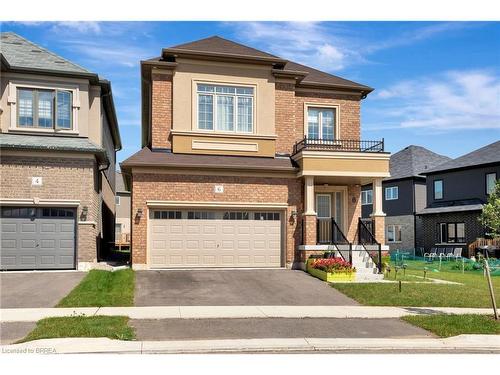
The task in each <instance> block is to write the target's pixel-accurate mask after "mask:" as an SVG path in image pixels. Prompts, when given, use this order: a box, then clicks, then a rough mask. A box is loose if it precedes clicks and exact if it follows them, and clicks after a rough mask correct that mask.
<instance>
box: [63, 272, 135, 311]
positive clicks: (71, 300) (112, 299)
mask: <svg viewBox="0 0 500 375" xmlns="http://www.w3.org/2000/svg"><path fill="white" fill-rule="evenodd" d="M134 281H135V275H134V271H132V270H131V269H125V270H119V271H115V272H109V271H100V270H92V271H90V272H89V273H88V275H87V276H86V277H85V278H84V279H83V280H82V281H81V282H80V284H78V285H77V286H76V287H75V288H74V289H73V290H72V291H71V292H70V293H69V294H68V295H67V296H66V297H64V298H63V299H62V300H61V301H60V302H59V303H58V304H57V306H56V307H85V306H133V304H134V286H135V282H134Z"/></svg>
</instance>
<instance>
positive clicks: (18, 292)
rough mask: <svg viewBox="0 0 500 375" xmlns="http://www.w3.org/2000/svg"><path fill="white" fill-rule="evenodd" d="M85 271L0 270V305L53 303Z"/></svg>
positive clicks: (17, 306)
mask: <svg viewBox="0 0 500 375" xmlns="http://www.w3.org/2000/svg"><path fill="white" fill-rule="evenodd" d="M85 275H86V273H85V272H75V271H73V272H12V273H11V272H5V271H4V272H0V308H2V309H8V308H23V307H54V306H55V305H56V304H57V303H58V302H59V301H60V300H61V299H62V298H63V297H66V295H67V294H68V293H69V292H71V290H72V289H73V288H74V287H75V286H77V285H78V283H79V282H80V281H81V280H82V279H83V278H84V277H85Z"/></svg>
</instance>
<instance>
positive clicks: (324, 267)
mask: <svg viewBox="0 0 500 375" xmlns="http://www.w3.org/2000/svg"><path fill="white" fill-rule="evenodd" d="M307 272H308V273H309V274H311V275H312V276H314V277H317V278H318V279H321V280H323V281H326V282H335V281H354V278H355V276H356V268H354V267H353V266H352V265H351V263H349V262H346V261H345V260H343V259H342V258H327V259H311V258H309V259H308V260H307Z"/></svg>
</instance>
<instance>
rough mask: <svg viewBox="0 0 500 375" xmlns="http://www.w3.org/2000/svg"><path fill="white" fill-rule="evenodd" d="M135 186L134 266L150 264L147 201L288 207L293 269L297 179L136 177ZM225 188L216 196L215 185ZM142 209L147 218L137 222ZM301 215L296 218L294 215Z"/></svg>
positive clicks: (299, 201)
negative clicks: (284, 205)
mask: <svg viewBox="0 0 500 375" xmlns="http://www.w3.org/2000/svg"><path fill="white" fill-rule="evenodd" d="M133 176H134V177H133V186H132V222H133V225H132V262H133V263H134V264H146V263H147V253H146V251H147V219H148V218H147V212H148V208H147V205H146V201H148V200H162V201H193V202H200V201H201V202H250V203H269V202H272V203H288V208H287V212H286V217H285V219H286V220H285V225H286V234H285V235H286V256H285V261H286V263H287V264H288V265H290V264H291V263H292V262H293V261H294V259H295V257H296V254H295V251H296V248H297V246H296V245H298V244H299V243H300V241H301V237H302V228H301V224H300V220H299V219H300V217H301V213H302V210H303V208H302V184H301V183H300V181H299V180H298V179H295V178H264V177H236V176H234V177H233V176H208V175H169V174H158V173H134V175H133ZM216 184H220V185H223V186H224V193H222V194H217V193H214V185H216ZM138 209H142V212H143V216H142V218H141V219H140V220H136V218H135V215H136V213H137V210H138ZM294 211H296V212H297V213H298V215H297V217H293V215H292V212H294Z"/></svg>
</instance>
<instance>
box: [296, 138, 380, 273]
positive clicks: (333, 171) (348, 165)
mask: <svg viewBox="0 0 500 375" xmlns="http://www.w3.org/2000/svg"><path fill="white" fill-rule="evenodd" d="M293 159H294V160H295V161H296V162H297V163H298V164H299V165H300V167H301V170H300V173H299V174H300V177H302V178H303V181H304V213H303V216H302V244H301V245H299V247H298V250H299V252H300V258H301V262H305V261H306V260H307V258H308V257H309V256H310V255H313V254H320V253H323V252H325V251H335V252H336V253H337V256H338V255H340V256H342V257H343V258H344V259H345V260H348V261H349V262H351V263H353V260H355V259H357V258H358V257H361V255H362V254H365V255H366V254H369V255H370V256H371V259H372V260H373V261H374V263H375V264H376V266H377V269H378V271H379V272H380V270H381V251H382V250H384V248H385V247H386V246H385V214H384V212H383V211H382V179H383V178H385V177H388V176H389V154H388V153H385V152H384V151H383V141H381V142H378V143H377V141H340V140H339V141H334V142H332V141H329V142H323V141H321V140H307V139H304V140H302V141H301V142H299V143H298V144H297V145H296V147H295V154H294V155H293ZM366 184H372V185H373V213H372V215H371V218H370V219H368V220H361V186H362V185H366ZM374 252H375V253H374ZM353 254H354V255H353ZM372 255H373V256H372ZM363 259H364V258H363ZM363 261H364V260H363ZM353 264H354V263H353Z"/></svg>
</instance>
